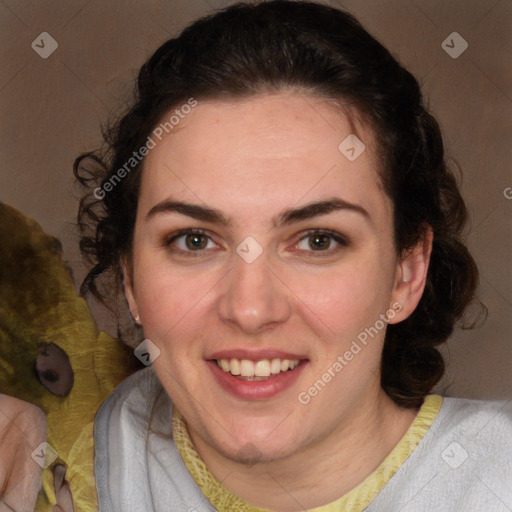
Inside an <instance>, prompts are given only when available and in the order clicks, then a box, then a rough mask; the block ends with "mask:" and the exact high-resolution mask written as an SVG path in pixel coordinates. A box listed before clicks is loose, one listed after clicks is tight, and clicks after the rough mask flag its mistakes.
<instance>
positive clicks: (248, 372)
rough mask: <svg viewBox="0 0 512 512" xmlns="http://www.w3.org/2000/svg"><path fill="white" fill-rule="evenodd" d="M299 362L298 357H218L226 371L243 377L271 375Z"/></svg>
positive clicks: (218, 362)
mask: <svg viewBox="0 0 512 512" xmlns="http://www.w3.org/2000/svg"><path fill="white" fill-rule="evenodd" d="M299 363H300V361H299V360H298V359H293V360H290V359H271V360H268V359H262V360H261V361H256V362H254V361H250V360H249V359H235V358H233V359H217V365H218V366H219V367H220V368H222V369H223V370H224V371H225V372H226V373H228V372H229V373H231V375H241V376H242V377H269V376H270V374H272V375H277V374H278V373H280V372H285V371H287V370H293V369H294V368H296V367H297V366H298V365H299Z"/></svg>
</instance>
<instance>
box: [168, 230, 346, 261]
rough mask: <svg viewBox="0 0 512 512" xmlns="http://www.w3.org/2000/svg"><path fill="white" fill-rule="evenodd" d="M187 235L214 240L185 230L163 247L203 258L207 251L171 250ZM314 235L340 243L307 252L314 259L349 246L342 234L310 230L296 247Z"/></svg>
mask: <svg viewBox="0 0 512 512" xmlns="http://www.w3.org/2000/svg"><path fill="white" fill-rule="evenodd" d="M187 235H200V236H204V237H206V238H208V239H210V240H212V238H211V237H210V236H209V235H208V234H207V232H206V231H203V230H201V229H183V230H181V231H178V232H177V233H174V234H173V235H171V236H170V237H168V238H166V239H165V240H164V242H163V245H164V246H165V247H167V248H169V250H170V251H171V252H181V253H182V254H186V255H187V257H200V256H203V254H201V253H203V252H204V251H205V249H198V250H197V251H191V250H183V249H175V248H171V246H172V245H173V244H174V243H175V242H176V240H178V239H179V238H182V237H185V236H187ZM314 235H316V236H322V237H324V236H325V237H330V238H331V239H332V240H334V241H335V242H336V243H338V244H339V246H340V247H338V248H337V249H335V250H329V249H328V250H325V251H324V250H319V251H313V250H311V251H306V252H309V253H311V254H310V255H309V257H312V258H317V257H322V256H330V255H332V254H334V253H336V252H338V251H339V250H340V249H341V248H342V247H347V246H348V245H349V243H348V240H347V238H346V237H344V236H343V235H341V234H340V233H337V232H336V231H331V230H329V229H310V230H307V231H306V233H305V235H304V236H302V237H301V238H300V239H299V241H298V242H297V243H295V245H294V247H295V246H297V245H298V244H299V243H301V242H302V241H303V240H306V239H307V238H309V237H312V236H314ZM212 241H213V240H212Z"/></svg>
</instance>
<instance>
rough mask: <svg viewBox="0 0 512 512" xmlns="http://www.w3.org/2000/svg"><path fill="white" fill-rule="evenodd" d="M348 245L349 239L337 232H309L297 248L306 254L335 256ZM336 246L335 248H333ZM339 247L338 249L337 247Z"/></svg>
mask: <svg viewBox="0 0 512 512" xmlns="http://www.w3.org/2000/svg"><path fill="white" fill-rule="evenodd" d="M347 245H348V242H347V239H346V238H345V237H344V236H343V235H341V234H340V233H336V232H335V231H325V230H313V231H309V232H308V233H307V234H306V235H305V236H304V237H302V238H301V239H300V241H299V242H298V243H297V245H296V248H297V249H299V250H302V251H306V252H309V253H311V252H316V253H327V254H333V253H335V252H337V251H339V250H340V249H341V247H346V246H347ZM333 246H334V248H333ZM336 246H337V247H336Z"/></svg>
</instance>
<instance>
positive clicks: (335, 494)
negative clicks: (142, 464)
mask: <svg viewBox="0 0 512 512" xmlns="http://www.w3.org/2000/svg"><path fill="white" fill-rule="evenodd" d="M363 402H364V406H359V407H357V409H356V410H354V411H352V413H351V416H350V418H344V419H343V421H342V422H340V424H339V425H337V428H335V429H333V430H332V431H331V432H330V433H329V434H328V435H326V436H325V437H323V438H322V439H321V440H320V441H318V442H315V443H314V444H311V445H308V446H307V447H305V448H303V449H302V450H301V451H298V452H295V453H294V454H293V455H291V456H289V457H287V458H285V459H280V460H276V461H272V462H265V463H258V464H255V465H253V466H248V465H246V464H241V463H240V462H237V461H234V460H232V459H229V458H226V457H224V456H223V455H222V454H219V453H218V452H217V451H216V450H214V449H213V448H212V447H211V446H210V445H208V444H207V443H206V442H205V441H204V440H203V439H202V438H201V437H200V436H198V435H197V434H196V433H195V432H193V431H191V432H190V437H191V439H192V442H193V443H194V446H195V448H196V450H197V451H198V453H199V455H200V456H201V458H202V459H203V461H204V462H205V464H206V465H207V467H208V469H209V470H210V471H211V472H212V473H213V475H215V477H216V478H217V479H218V480H219V481H221V482H222V484H223V485H224V486H225V487H226V488H227V489H229V490H230V491H231V492H233V493H234V494H236V495H237V496H238V497H240V498H241V499H242V500H244V501H246V502H247V503H250V504H252V505H255V506H256V507H260V508H264V509H268V510H280V511H282V512H293V511H297V510H305V509H312V508H317V507H319V506H322V505H326V504H328V503H331V502H333V501H336V500H337V499H339V498H341V497H342V496H343V495H344V494H346V493H347V492H349V491H350V490H351V489H353V488H354V487H356V486H357V485H358V484H359V483H361V482H362V481H363V480H364V479H365V478H366V477H368V476H369V475H370V474H371V473H372V472H373V471H374V470H375V469H376V468H377V467H378V466H379V465H380V463H381V462H382V461H383V460H384V459H385V458H386V456H387V455H388V454H389V453H390V452H391V451H392V450H393V448H394V447H395V446H396V445H397V444H398V442H399V441H400V439H401V438H402V437H403V435H404V434H405V433H406V431H407V429H408V428H409V427H410V426H411V424H412V422H413V421H414V418H415V416H416V414H417V413H418V410H416V409H414V410H413V409H403V408H400V407H398V406H397V405H396V404H395V403H394V402H393V401H392V400H391V399H390V398H389V397H388V396H387V395H386V394H385V392H384V391H383V390H382V389H380V388H379V391H378V392H377V393H376V394H375V395H374V396H373V397H369V398H368V400H364V401H363ZM262 489H264V492H262Z"/></svg>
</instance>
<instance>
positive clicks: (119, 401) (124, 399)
mask: <svg viewBox="0 0 512 512" xmlns="http://www.w3.org/2000/svg"><path fill="white" fill-rule="evenodd" d="M162 391H163V389H162V386H161V384H160V381H159V380H158V378H157V376H156V374H155V372H154V370H153V367H152V366H149V367H147V368H144V369H143V370H139V371H137V372H135V373H134V374H133V375H130V376H129V377H127V378H126V379H125V380H123V382H121V384H119V385H118V386H117V387H116V388H115V389H114V391H112V393H110V395H109V396H108V397H107V398H106V399H105V400H104V402H103V403H102V404H101V406H100V408H99V409H98V412H97V413H96V418H95V424H96V425H101V424H104V423H105V422H108V421H110V420H111V419H113V418H115V417H118V416H119V415H121V414H126V413H130V412H132V413H133V412H136V413H137V414H136V415H135V416H139V417H140V416H141V414H142V415H144V413H147V414H150V411H151V408H152V406H153V404H154V402H155V396H156V395H157V394H159V393H161V392H162ZM134 419H135V418H134Z"/></svg>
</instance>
